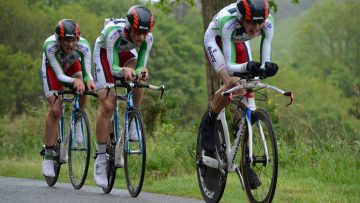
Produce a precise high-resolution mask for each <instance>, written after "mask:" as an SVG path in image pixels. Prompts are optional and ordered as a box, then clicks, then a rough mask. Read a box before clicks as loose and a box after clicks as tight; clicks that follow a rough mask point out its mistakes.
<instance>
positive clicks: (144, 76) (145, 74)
mask: <svg viewBox="0 0 360 203" xmlns="http://www.w3.org/2000/svg"><path fill="white" fill-rule="evenodd" d="M148 78H149V71H148V70H147V68H143V69H141V72H140V73H139V79H140V80H143V81H145V80H147V79H148Z"/></svg>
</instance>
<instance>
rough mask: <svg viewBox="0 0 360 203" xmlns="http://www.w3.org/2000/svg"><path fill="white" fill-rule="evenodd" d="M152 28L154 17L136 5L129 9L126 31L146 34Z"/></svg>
mask: <svg viewBox="0 0 360 203" xmlns="http://www.w3.org/2000/svg"><path fill="white" fill-rule="evenodd" d="M153 27H154V15H153V14H152V13H151V11H150V10H149V9H147V8H145V7H144V6H141V5H137V6H133V7H131V8H130V9H129V11H128V13H127V16H126V29H127V30H130V29H131V28H132V29H134V30H135V31H136V32H140V33H148V32H151V30H152V29H153Z"/></svg>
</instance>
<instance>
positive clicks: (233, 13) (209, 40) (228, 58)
mask: <svg viewBox="0 0 360 203" xmlns="http://www.w3.org/2000/svg"><path fill="white" fill-rule="evenodd" d="M239 15H241V14H238V12H237V9H236V3H233V4H230V5H228V6H227V7H225V8H223V9H222V10H220V11H219V13H217V14H216V15H215V16H214V18H213V20H212V21H211V22H210V24H209V26H208V28H207V30H206V32H205V37H204V46H205V51H206V53H207V55H208V57H209V60H210V62H211V64H212V67H213V68H214V70H215V71H216V72H219V71H220V69H221V67H223V66H224V67H225V68H226V69H227V71H228V73H229V74H230V75H232V74H233V73H234V72H246V63H243V64H237V63H236V60H235V59H236V49H235V43H239V42H245V45H246V47H247V48H248V55H249V59H250V60H252V59H251V51H250V43H249V40H250V38H249V36H248V35H247V33H246V31H245V29H244V28H243V27H242V25H241V22H240V21H239V19H240V18H238V16H239ZM273 34H274V19H273V17H272V16H271V15H269V16H268V18H267V19H266V20H265V22H264V24H263V25H262V27H261V29H260V31H259V33H258V34H257V35H256V36H260V35H261V37H262V39H261V45H260V60H261V63H262V64H265V62H270V54H271V41H272V38H273ZM217 36H220V37H221V43H222V44H221V46H222V52H221V51H220V50H221V49H220V48H219V46H218V44H217V43H216V40H215V38H216V37H217Z"/></svg>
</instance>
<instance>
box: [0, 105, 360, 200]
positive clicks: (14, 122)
mask: <svg viewBox="0 0 360 203" xmlns="http://www.w3.org/2000/svg"><path fill="white" fill-rule="evenodd" d="M46 110H47V107H46V106H43V108H41V109H35V110H34V111H31V112H29V113H28V114H26V115H21V116H18V117H15V118H12V117H11V116H5V117H3V118H0V175H1V176H13V177H22V178H33V179H40V180H44V179H43V177H42V174H41V161H42V158H41V157H40V155H39V151H40V149H41V143H42V136H43V132H44V124H43V122H44V120H45V118H44V115H45V113H44V112H46ZM88 115H89V118H90V123H91V124H90V125H91V126H94V123H95V116H94V115H95V113H94V112H93V111H90V112H89V113H88ZM292 120H293V121H294V122H290V124H289V125H288V127H287V128H285V127H284V122H283V121H282V122H280V123H281V124H283V125H279V124H277V125H276V126H275V127H276V133H277V135H278V143H279V145H278V150H279V176H278V177H279V178H278V184H277V189H276V193H275V198H274V202H291V203H292V202H306V203H307V202H360V193H359V191H360V173H359V171H360V159H359V157H360V142H359V141H358V140H357V139H358V137H359V136H358V135H359V132H358V131H355V134H349V132H348V131H345V130H341V129H340V130H336V129H333V128H324V132H322V131H321V132H320V131H316V130H314V129H313V127H311V126H310V125H308V124H309V123H306V122H305V124H304V125H302V124H301V122H295V121H299V119H296V118H294V119H292ZM312 125H313V126H315V124H312ZM197 126H198V123H188V125H187V126H186V127H181V128H179V127H177V126H175V124H165V123H164V124H163V125H162V126H161V127H159V128H158V129H156V130H155V131H154V133H153V136H152V137H151V136H150V135H148V136H147V163H146V167H147V168H146V177H145V183H144V187H143V191H147V192H154V193H161V194H169V195H177V196H186V197H193V198H198V199H202V197H201V193H200V190H199V187H198V183H197V178H196V173H195V167H194V160H193V157H192V156H191V154H192V155H193V153H194V149H195V143H196V134H197ZM308 126H310V127H308ZM326 129H330V130H328V131H326V132H325V130H326ZM354 137H355V138H356V139H355V140H354V139H353V138H354ZM92 139H93V141H92V147H93V150H94V148H95V145H94V143H95V141H94V139H95V136H94V130H93V129H92ZM93 150H92V155H91V156H93V154H94V151H93ZM24 152H25V153H24ZM93 161H94V159H92V158H91V162H90V167H89V172H88V177H87V180H86V182H85V184H86V185H95V183H94V180H93ZM117 172H118V173H117V178H116V182H115V189H118V188H122V189H126V186H125V178H124V175H123V174H124V172H123V169H119V170H118V171H117ZM59 182H64V183H69V182H70V181H69V175H68V165H67V164H64V165H62V168H61V172H60V177H59ZM44 184H45V181H44ZM99 191H100V192H101V189H99ZM246 201H247V198H246V195H245V192H244V191H242V189H241V188H240V185H239V181H238V180H237V176H236V175H235V174H229V176H228V182H227V186H226V189H225V192H224V195H223V198H222V199H221V202H246Z"/></svg>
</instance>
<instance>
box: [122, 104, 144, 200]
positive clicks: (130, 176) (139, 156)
mask: <svg viewBox="0 0 360 203" xmlns="http://www.w3.org/2000/svg"><path fill="white" fill-rule="evenodd" d="M131 122H135V126H136V134H137V136H138V140H137V141H129V139H128V138H129V136H130V135H128V136H127V139H125V147H124V169H125V178H126V185H127V189H128V191H129V193H130V195H131V196H132V197H137V196H138V195H139V194H140V192H141V189H142V186H143V182H144V175H145V164H146V140H145V129H144V122H143V120H142V116H141V113H140V111H139V109H138V108H135V107H134V108H132V109H130V110H129V117H128V126H127V128H125V129H130V124H131Z"/></svg>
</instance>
